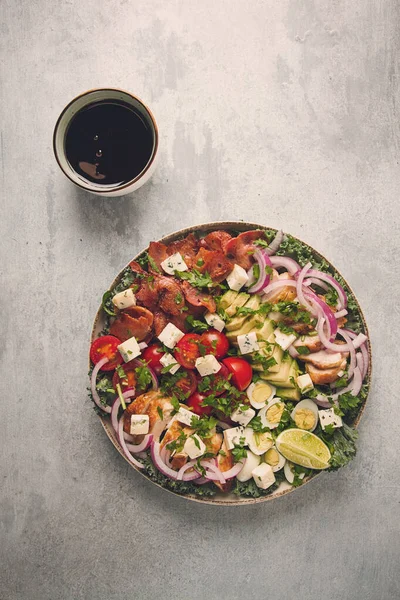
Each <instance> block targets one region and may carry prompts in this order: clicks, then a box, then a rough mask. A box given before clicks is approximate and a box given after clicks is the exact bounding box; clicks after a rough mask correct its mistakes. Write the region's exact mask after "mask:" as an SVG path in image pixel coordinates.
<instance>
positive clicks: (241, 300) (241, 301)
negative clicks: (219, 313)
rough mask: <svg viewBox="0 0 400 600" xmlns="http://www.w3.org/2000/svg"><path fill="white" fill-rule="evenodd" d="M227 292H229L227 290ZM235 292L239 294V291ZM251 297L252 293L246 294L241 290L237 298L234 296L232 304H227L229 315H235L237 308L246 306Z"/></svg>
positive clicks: (226, 310)
mask: <svg viewBox="0 0 400 600" xmlns="http://www.w3.org/2000/svg"><path fill="white" fill-rule="evenodd" d="M226 293H228V292H226ZM235 294H237V292H235ZM249 298H250V294H246V293H245V292H239V293H238V294H237V296H236V298H234V300H232V302H231V304H230V306H227V308H226V309H225V312H226V314H227V315H228V317H234V316H235V314H236V309H237V308H241V307H242V306H244V305H245V304H246V302H247V301H248V300H249Z"/></svg>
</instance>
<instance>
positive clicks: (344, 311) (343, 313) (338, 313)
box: [334, 308, 347, 319]
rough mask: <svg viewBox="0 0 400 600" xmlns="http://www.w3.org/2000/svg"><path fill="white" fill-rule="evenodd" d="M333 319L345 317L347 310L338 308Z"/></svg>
mask: <svg viewBox="0 0 400 600" xmlns="http://www.w3.org/2000/svg"><path fill="white" fill-rule="evenodd" d="M334 314H335V319H340V318H341V317H345V316H346V315H347V310H346V309H345V308H343V309H342V310H339V312H335V313H334Z"/></svg>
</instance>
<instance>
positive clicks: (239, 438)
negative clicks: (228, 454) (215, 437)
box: [224, 427, 247, 450]
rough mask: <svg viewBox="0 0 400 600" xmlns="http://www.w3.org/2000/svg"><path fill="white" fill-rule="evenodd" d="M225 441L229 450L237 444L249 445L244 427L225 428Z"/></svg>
mask: <svg viewBox="0 0 400 600" xmlns="http://www.w3.org/2000/svg"><path fill="white" fill-rule="evenodd" d="M224 441H225V444H226V447H227V448H228V450H233V448H234V447H235V445H236V446H241V445H243V446H247V436H246V434H245V431H244V427H232V428H231V429H225V431H224Z"/></svg>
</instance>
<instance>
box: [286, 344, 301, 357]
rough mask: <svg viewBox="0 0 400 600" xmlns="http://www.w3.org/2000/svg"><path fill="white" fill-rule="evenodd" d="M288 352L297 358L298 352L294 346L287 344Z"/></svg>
mask: <svg viewBox="0 0 400 600" xmlns="http://www.w3.org/2000/svg"><path fill="white" fill-rule="evenodd" d="M288 352H289V354H290V356H291V357H292V358H298V357H299V356H300V354H299V353H298V352H297V350H296V348H295V347H294V346H293V345H292V346H289V348H288Z"/></svg>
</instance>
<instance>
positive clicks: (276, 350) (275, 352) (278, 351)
mask: <svg viewBox="0 0 400 600" xmlns="http://www.w3.org/2000/svg"><path fill="white" fill-rule="evenodd" d="M259 346H260V350H259V352H260V354H262V355H263V356H265V358H274V359H275V361H276V364H275V365H272V366H271V367H270V368H269V369H268V373H278V372H279V370H280V368H281V362H282V356H283V350H282V348H281V347H280V346H278V344H275V343H274V342H270V341H268V342H262V341H261V342H259ZM253 369H254V370H255V371H263V367H262V365H260V364H257V363H254V364H253Z"/></svg>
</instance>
